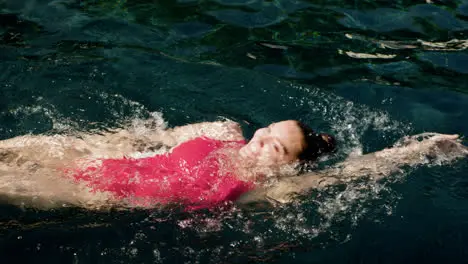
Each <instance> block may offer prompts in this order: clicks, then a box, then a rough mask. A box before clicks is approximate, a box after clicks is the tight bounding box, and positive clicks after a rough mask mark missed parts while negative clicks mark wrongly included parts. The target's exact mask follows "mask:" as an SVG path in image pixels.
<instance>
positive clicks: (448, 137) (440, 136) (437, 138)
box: [430, 134, 460, 141]
mask: <svg viewBox="0 0 468 264" xmlns="http://www.w3.org/2000/svg"><path fill="white" fill-rule="evenodd" d="M459 137H460V135H458V134H453V135H447V134H438V135H435V136H433V137H431V138H430V140H434V141H441V140H457V139H458V138H459Z"/></svg>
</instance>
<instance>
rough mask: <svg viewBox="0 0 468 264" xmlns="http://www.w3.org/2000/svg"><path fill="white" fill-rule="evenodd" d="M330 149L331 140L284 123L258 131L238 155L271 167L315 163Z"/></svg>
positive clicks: (291, 123)
mask: <svg viewBox="0 0 468 264" xmlns="http://www.w3.org/2000/svg"><path fill="white" fill-rule="evenodd" d="M334 148H335V139H334V138H333V137H332V136H330V135H328V134H316V133H315V132H314V131H313V130H312V129H310V128H309V127H307V126H306V125H304V124H303V123H301V122H299V121H296V120H287V121H281V122H278V123H273V124H271V125H269V126H268V127H264V128H260V129H258V130H257V131H256V132H255V134H254V136H253V137H252V139H251V140H250V142H249V143H248V144H247V145H245V146H244V147H242V148H241V150H240V154H241V156H242V157H244V158H246V159H248V160H251V161H255V163H256V164H257V165H264V166H272V165H283V164H288V163H293V162H296V161H309V160H315V159H316V158H317V157H318V156H320V155H321V154H323V153H327V152H331V151H333V150H334Z"/></svg>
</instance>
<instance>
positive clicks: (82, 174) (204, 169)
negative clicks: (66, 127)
mask: <svg viewBox="0 0 468 264" xmlns="http://www.w3.org/2000/svg"><path fill="white" fill-rule="evenodd" d="M334 148H335V141H334V139H333V137H331V136H329V135H327V134H315V133H314V132H313V131H311V130H310V129H308V128H307V127H305V126H304V125H302V124H301V123H299V122H297V121H293V120H289V121H283V122H279V123H274V124H272V125H270V126H268V127H266V128H261V129H259V130H257V132H256V133H255V134H254V136H253V138H252V139H251V140H250V141H249V143H246V142H245V140H244V138H243V136H242V132H241V129H240V127H239V125H238V124H236V123H233V122H213V123H198V124H193V125H187V126H182V127H176V128H173V129H167V130H151V131H150V132H149V133H141V132H135V131H132V130H120V131H114V132H112V133H103V134H101V135H80V136H79V137H72V136H58V135H55V136H21V137H16V138H13V139H8V140H4V141H0V202H4V203H9V204H14V205H20V206H28V207H39V208H50V207H62V206H78V207H83V208H88V209H103V208H109V207H113V208H125V207H135V206H158V205H159V204H169V203H178V202H179V203H183V204H186V205H187V206H189V207H191V208H203V207H210V206H213V205H217V204H222V203H224V202H225V201H233V200H236V202H238V203H240V204H245V203H251V202H257V201H269V202H272V203H274V204H277V203H285V202H290V201H293V200H294V199H293V198H294V197H295V196H296V195H297V194H304V193H306V192H307V191H308V190H311V189H317V188H324V187H326V186H329V185H331V184H338V183H344V182H348V181H352V180H355V179H358V178H361V177H367V178H369V179H370V180H380V179H382V178H384V177H386V176H389V175H391V174H392V173H394V172H398V171H399V169H400V168H401V167H402V166H417V165H419V164H434V163H435V164H438V163H439V162H450V161H453V160H455V159H457V158H461V157H466V156H467V155H468V149H467V147H466V146H464V145H462V144H461V142H460V140H459V139H458V136H457V135H443V134H435V133H432V134H422V135H418V136H413V137H405V138H403V140H400V141H399V142H398V143H397V144H395V145H394V146H393V147H391V148H388V149H384V150H382V151H378V152H374V153H369V154H366V155H362V156H356V157H350V158H349V159H347V160H345V161H343V162H341V163H338V164H336V165H334V166H332V167H330V168H327V169H324V170H321V171H314V172H310V173H308V174H306V175H300V176H293V177H281V178H279V179H278V180H276V181H274V183H273V184H268V185H264V184H263V183H264V181H267V180H268V179H269V177H268V176H271V175H279V176H281V175H285V174H287V175H288V176H291V173H289V174H288V172H285V171H284V170H281V168H285V167H286V168H288V167H291V166H290V165H291V164H297V162H299V161H300V160H314V159H315V158H317V157H318V155H320V154H322V153H327V152H330V151H332V150H333V149H334ZM169 149H172V151H170V152H168V153H166V154H160V155H156V154H153V155H152V156H150V157H147V158H145V157H138V158H128V157H131V156H132V155H133V154H135V153H141V152H147V151H153V150H169ZM293 174H295V175H296V174H297V172H293ZM166 176H167V177H166ZM170 176H172V177H170ZM239 197H240V198H239Z"/></svg>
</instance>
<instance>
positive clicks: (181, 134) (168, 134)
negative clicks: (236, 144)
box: [154, 121, 244, 147]
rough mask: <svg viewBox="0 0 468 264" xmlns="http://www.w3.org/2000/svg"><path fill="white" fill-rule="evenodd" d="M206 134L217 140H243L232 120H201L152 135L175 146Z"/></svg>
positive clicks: (237, 125)
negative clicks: (200, 121)
mask: <svg viewBox="0 0 468 264" xmlns="http://www.w3.org/2000/svg"><path fill="white" fill-rule="evenodd" d="M200 136H206V137H210V138H213V139H218V140H243V139H244V137H243V135H242V130H241V127H240V125H239V124H238V123H236V122H233V121H217V122H202V123H196V124H189V125H185V126H179V127H174V128H170V129H167V130H165V131H163V132H162V133H161V134H159V135H154V137H155V138H156V139H158V138H159V140H160V141H161V142H162V143H163V144H164V145H166V146H171V147H173V146H176V145H178V144H180V143H182V142H184V141H187V140H190V139H193V138H196V137H200Z"/></svg>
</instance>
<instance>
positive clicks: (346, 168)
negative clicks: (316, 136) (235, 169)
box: [238, 133, 468, 205]
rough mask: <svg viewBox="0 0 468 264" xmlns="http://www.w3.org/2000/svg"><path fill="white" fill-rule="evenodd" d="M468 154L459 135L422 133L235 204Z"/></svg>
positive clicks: (274, 199)
mask: <svg viewBox="0 0 468 264" xmlns="http://www.w3.org/2000/svg"><path fill="white" fill-rule="evenodd" d="M418 139H419V140H421V141H419V140H418ZM467 156H468V147H466V146H464V145H462V144H461V142H460V140H459V139H458V135H444V134H437V133H424V134H421V135H416V136H411V137H405V138H403V139H401V140H400V141H399V142H398V143H397V144H395V146H394V147H392V148H387V149H384V150H381V151H377V152H374V153H369V154H366V155H362V156H356V157H351V158H349V159H347V160H345V161H343V162H341V163H338V164H336V165H334V166H333V167H331V168H328V169H324V170H322V171H318V172H310V173H307V174H305V175H300V176H294V177H288V178H282V179H281V180H279V181H278V182H275V183H274V184H273V185H271V186H269V187H265V188H258V189H256V190H253V191H251V192H249V193H247V194H245V195H244V196H243V197H241V198H240V199H239V200H238V203H239V204H251V203H257V202H267V203H270V204H272V205H279V204H285V203H290V202H293V201H295V200H296V198H297V197H298V196H300V195H304V194H306V193H307V192H308V191H310V190H312V189H322V188H326V187H328V186H330V185H333V184H340V183H346V182H350V181H353V180H356V179H359V178H363V177H367V178H369V179H370V180H372V181H378V180H381V179H383V178H385V177H388V176H390V175H392V174H393V173H397V172H399V171H400V170H401V168H402V167H403V166H412V167H413V166H418V165H423V164H434V163H448V162H452V161H454V160H456V159H460V158H466V157H467Z"/></svg>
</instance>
